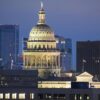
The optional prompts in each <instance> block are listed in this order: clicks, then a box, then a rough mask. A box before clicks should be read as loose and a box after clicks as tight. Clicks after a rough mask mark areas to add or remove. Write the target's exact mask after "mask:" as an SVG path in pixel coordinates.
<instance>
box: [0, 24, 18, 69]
mask: <svg viewBox="0 0 100 100" xmlns="http://www.w3.org/2000/svg"><path fill="white" fill-rule="evenodd" d="M18 50H19V26H18V25H0V65H1V66H5V68H10V67H11V66H13V65H16V64H17V60H18V58H17V57H18Z"/></svg>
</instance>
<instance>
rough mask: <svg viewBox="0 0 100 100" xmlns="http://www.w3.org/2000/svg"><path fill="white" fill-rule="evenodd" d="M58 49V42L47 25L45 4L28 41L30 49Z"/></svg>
mask: <svg viewBox="0 0 100 100" xmlns="http://www.w3.org/2000/svg"><path fill="white" fill-rule="evenodd" d="M43 47H45V48H56V40H55V36H54V32H53V31H52V29H51V28H50V27H49V26H48V25H46V24H45V11H44V9H43V4H41V9H40V11H39V21H38V23H37V25H36V26H35V27H33V28H32V30H31V31H30V34H29V39H28V48H31V49H32V48H43Z"/></svg>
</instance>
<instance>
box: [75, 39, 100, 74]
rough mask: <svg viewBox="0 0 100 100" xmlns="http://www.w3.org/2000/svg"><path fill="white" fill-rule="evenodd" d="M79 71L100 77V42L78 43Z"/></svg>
mask: <svg viewBox="0 0 100 100" xmlns="http://www.w3.org/2000/svg"><path fill="white" fill-rule="evenodd" d="M76 51H77V53H76V57H77V58H76V59H77V65H76V66H77V71H78V72H82V71H87V72H89V73H91V74H93V75H97V76H100V41H79V42H77V50H76Z"/></svg>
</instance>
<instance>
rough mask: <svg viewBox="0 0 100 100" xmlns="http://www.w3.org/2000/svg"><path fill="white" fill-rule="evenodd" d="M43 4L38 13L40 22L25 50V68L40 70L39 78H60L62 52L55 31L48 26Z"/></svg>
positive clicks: (30, 36) (33, 30)
mask: <svg viewBox="0 0 100 100" xmlns="http://www.w3.org/2000/svg"><path fill="white" fill-rule="evenodd" d="M45 15H46V14H45V10H44V7H43V3H41V9H40V11H39V13H38V16H39V20H38V22H37V25H36V26H34V27H33V28H32V29H31V31H30V33H29V38H28V40H27V48H26V49H24V50H23V66H24V69H25V70H38V76H41V77H42V76H48V75H52V76H58V77H59V76H60V71H61V66H60V51H59V50H57V45H56V38H55V34H54V32H53V30H52V29H51V27H50V26H48V25H47V24H46V17H45Z"/></svg>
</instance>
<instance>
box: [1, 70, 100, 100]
mask: <svg viewBox="0 0 100 100" xmlns="http://www.w3.org/2000/svg"><path fill="white" fill-rule="evenodd" d="M41 82H43V84H45V85H46V84H48V86H47V87H46V88H43V87H42V86H43V85H42V84H41ZM70 83H71V84H70ZM39 84H41V86H38V85H39ZM53 84H57V85H58V88H57V87H51V88H50V87H49V86H51V85H53ZM65 84H69V85H71V87H69V88H68V86H67V85H65ZM45 85H44V86H45ZM57 85H56V86H57ZM61 85H62V86H61ZM0 100H100V89H96V88H90V87H89V83H88V82H75V81H74V82H71V81H70V82H69V79H68V80H67V78H65V80H61V78H60V80H59V78H58V79H57V78H56V79H55V78H52V79H46V80H45V79H38V73H37V71H36V70H31V71H30V70H27V71H26V70H0Z"/></svg>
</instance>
